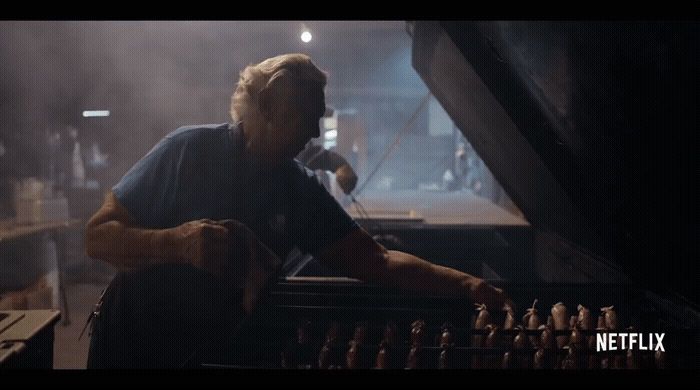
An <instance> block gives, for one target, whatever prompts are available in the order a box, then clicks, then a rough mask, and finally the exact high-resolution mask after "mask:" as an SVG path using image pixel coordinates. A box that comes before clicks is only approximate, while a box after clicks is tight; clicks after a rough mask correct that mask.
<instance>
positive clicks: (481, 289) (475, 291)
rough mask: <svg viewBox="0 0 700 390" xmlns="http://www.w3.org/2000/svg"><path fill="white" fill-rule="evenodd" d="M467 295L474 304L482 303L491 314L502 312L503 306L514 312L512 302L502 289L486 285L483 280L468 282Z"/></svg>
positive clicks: (477, 279)
mask: <svg viewBox="0 0 700 390" xmlns="http://www.w3.org/2000/svg"><path fill="white" fill-rule="evenodd" d="M469 295H470V297H471V299H472V300H473V301H474V302H475V303H483V304H485V305H486V308H487V309H488V310H491V311H492V312H495V311H500V310H503V308H504V307H505V306H509V307H511V308H512V309H513V310H515V305H514V304H513V301H512V300H511V299H510V298H509V297H508V295H506V293H504V292H503V290H502V289H500V288H496V287H494V286H492V285H490V284H488V283H487V282H486V281H485V280H483V279H480V278H474V279H472V280H470V282H469Z"/></svg>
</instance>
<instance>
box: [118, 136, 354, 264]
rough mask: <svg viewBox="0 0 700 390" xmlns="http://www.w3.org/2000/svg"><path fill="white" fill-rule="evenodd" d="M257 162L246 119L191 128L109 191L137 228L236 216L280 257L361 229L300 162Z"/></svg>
mask: <svg viewBox="0 0 700 390" xmlns="http://www.w3.org/2000/svg"><path fill="white" fill-rule="evenodd" d="M259 167H260V164H256V162H255V159H254V158H253V156H251V155H250V154H249V153H248V152H247V151H246V148H245V139H244V137H243V131H242V125H241V124H236V125H233V124H220V125H201V126H186V127H181V128H179V129H177V130H175V131H173V132H171V133H170V134H168V135H167V136H165V138H163V139H162V140H161V141H160V142H158V144H156V145H155V146H154V147H153V149H151V151H150V152H148V153H147V154H146V155H145V156H144V157H143V158H141V160H139V161H138V162H137V163H136V164H135V165H134V166H133V167H132V168H131V169H130V170H129V171H128V172H127V173H126V174H125V175H124V177H123V178H122V179H121V180H120V181H119V183H117V184H116V185H115V186H114V187H113V189H112V190H113V192H114V194H115V196H116V197H117V199H118V200H119V202H120V203H121V204H122V205H123V206H124V207H126V209H127V210H128V211H129V212H130V214H131V215H132V217H133V218H135V220H136V222H137V223H138V224H139V225H140V226H143V227H146V228H170V227H175V226H178V225H180V224H182V223H185V222H188V221H192V220H197V219H204V218H207V219H212V220H222V219H235V220H238V221H240V222H242V223H243V224H245V225H246V226H248V227H249V228H250V229H251V230H252V231H253V232H255V234H256V235H257V237H258V238H259V239H260V240H261V241H262V242H263V243H264V244H266V245H267V246H268V247H269V248H270V249H272V250H273V252H275V253H276V254H277V255H278V256H279V257H280V258H281V259H284V258H285V257H286V256H287V254H288V253H289V251H290V250H291V249H292V248H293V247H294V246H297V247H298V248H299V249H300V250H301V251H303V252H307V253H310V254H317V253H318V252H320V251H321V250H323V249H324V248H326V247H327V246H329V245H330V244H332V243H334V242H335V241H337V240H339V239H341V238H342V237H344V236H345V235H346V234H348V233H349V232H350V231H352V230H353V229H355V228H357V227H358V225H357V224H356V223H355V221H353V219H352V218H351V217H350V216H349V215H348V214H347V213H346V212H345V210H344V209H343V208H342V207H341V206H340V205H339V204H338V202H337V201H336V200H335V198H333V197H332V196H331V195H330V194H329V193H328V192H327V191H326V189H325V188H324V187H323V185H322V184H321V183H320V182H319V181H318V179H317V178H316V176H315V175H314V174H313V172H312V171H311V170H309V169H308V168H305V167H304V166H303V165H302V164H301V163H300V162H299V161H297V160H289V161H287V162H285V163H283V164H282V165H280V166H279V167H277V168H274V169H268V170H265V169H262V168H259Z"/></svg>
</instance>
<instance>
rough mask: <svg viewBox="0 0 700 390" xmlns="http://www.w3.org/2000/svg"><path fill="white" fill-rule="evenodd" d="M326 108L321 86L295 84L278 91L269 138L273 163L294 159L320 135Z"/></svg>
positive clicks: (272, 109)
mask: <svg viewBox="0 0 700 390" xmlns="http://www.w3.org/2000/svg"><path fill="white" fill-rule="evenodd" d="M325 110H326V102H325V96H324V93H323V87H322V86H321V85H308V83H307V84H306V85H301V83H295V85H294V88H288V89H286V90H283V91H280V92H279V93H278V94H276V98H275V100H274V101H273V104H272V107H271V114H270V117H269V118H268V120H269V125H270V131H269V132H268V134H267V137H266V138H267V139H266V144H267V145H266V146H267V147H268V153H267V155H268V158H269V159H270V160H271V161H270V162H272V163H274V164H277V163H280V162H282V161H285V160H290V159H292V158H294V157H295V156H296V155H297V154H299V152H301V151H302V150H303V149H304V147H305V146H306V143H307V142H309V140H310V139H311V138H316V137H318V136H319V135H320V127H319V121H320V119H321V117H322V116H323V114H324V112H325Z"/></svg>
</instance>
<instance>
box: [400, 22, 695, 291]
mask: <svg viewBox="0 0 700 390" xmlns="http://www.w3.org/2000/svg"><path fill="white" fill-rule="evenodd" d="M407 30H408V32H409V34H410V35H411V36H412V37H413V51H412V61H413V67H414V68H415V69H416V71H417V72H418V73H419V74H420V76H421V77H422V79H423V81H424V82H425V83H426V84H427V86H428V88H429V89H430V90H431V92H432V93H433V95H434V96H435V98H437V99H438V101H439V102H440V103H441V104H442V106H443V107H444V109H445V110H446V111H447V113H448V114H449V115H450V117H451V118H452V119H453V121H454V122H455V124H456V126H457V127H458V128H459V129H460V130H461V131H462V133H463V134H464V135H465V137H466V138H467V139H468V140H469V141H470V143H471V144H472V145H473V147H474V149H475V150H476V151H477V153H478V154H479V156H480V157H481V158H482V159H483V160H484V162H485V163H486V164H487V166H488V167H489V169H490V170H491V171H492V172H493V174H494V175H495V177H496V179H497V180H498V181H499V183H500V184H501V185H502V186H503V188H504V189H505V191H506V192H507V193H508V195H509V196H510V197H511V199H512V200H513V201H514V202H515V203H516V204H517V206H518V207H519V208H520V210H522V211H523V213H524V214H525V216H526V217H527V219H528V221H529V222H530V223H531V224H532V225H533V226H534V227H535V228H537V229H538V231H540V232H542V233H543V234H547V235H552V236H554V237H556V239H557V240H563V242H566V243H567V245H570V246H572V247H574V248H576V250H578V251H580V252H582V253H587V254H592V255H594V256H595V257H596V258H599V259H601V258H602V259H604V261H606V262H612V263H613V264H617V266H618V268H620V269H621V270H622V271H623V272H624V273H625V274H627V275H629V276H630V277H632V278H633V279H634V280H636V281H638V282H641V283H643V284H644V285H646V286H648V287H650V288H654V289H657V290H665V291H668V290H670V291H673V292H676V293H679V294H680V295H682V296H684V297H686V298H687V299H689V300H690V301H692V302H694V303H696V304H697V303H698V299H697V291H696V288H695V285H696V284H697V275H698V267H697V263H696V260H697V259H698V253H697V245H696V243H695V242H694V241H695V240H697V239H698V238H699V237H700V235H698V228H697V219H696V213H695V209H694V207H695V205H694V204H695V203H696V202H697V200H698V199H700V198H699V197H698V195H697V190H696V189H695V186H694V184H695V181H696V180H695V179H696V177H697V173H696V172H697V170H696V168H695V164H694V161H693V157H694V156H695V154H697V151H698V148H697V142H695V140H696V138H695V133H696V132H697V129H698V126H697V104H698V102H697V86H698V85H699V84H698V80H697V70H698V69H700V67H698V58H699V56H698V47H699V45H698V24H697V23H610V22H604V23H588V22H496V21H490V22H429V21H420V22H408V23H407Z"/></svg>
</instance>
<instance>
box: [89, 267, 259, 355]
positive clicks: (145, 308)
mask: <svg viewBox="0 0 700 390" xmlns="http://www.w3.org/2000/svg"><path fill="white" fill-rule="evenodd" d="M242 295H243V292H242V289H239V288H235V287H232V286H231V285H227V284H226V283H225V282H223V281H222V280H221V279H219V278H216V277H214V276H213V275H211V274H209V273H206V272H204V271H202V270H200V269H198V268H195V267H193V266H190V265H181V264H160V265H155V266H149V267H147V268H144V269H140V270H137V271H129V272H120V273H118V274H117V276H116V277H115V278H114V279H113V280H112V282H111V283H110V285H109V287H108V288H107V290H106V291H105V293H104V296H103V299H102V304H101V308H100V310H99V314H98V315H97V316H95V318H93V319H92V321H93V323H92V324H91V326H92V336H91V340H90V350H89V354H88V362H87V367H88V368H181V367H199V366H200V365H201V363H202V362H216V361H219V360H220V359H223V357H224V356H227V355H228V354H230V353H231V352H235V351H230V350H229V346H230V344H231V343H232V342H233V339H234V338H235V336H236V333H237V331H238V329H239V328H240V326H241V324H242V323H243V320H244V319H245V318H246V315H245V312H244V311H243V309H242V308H241V302H242Z"/></svg>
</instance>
